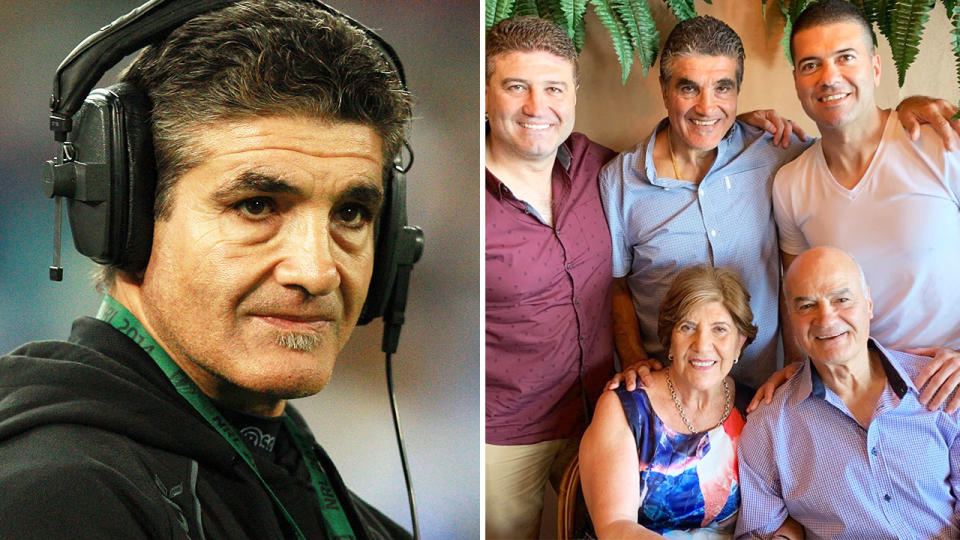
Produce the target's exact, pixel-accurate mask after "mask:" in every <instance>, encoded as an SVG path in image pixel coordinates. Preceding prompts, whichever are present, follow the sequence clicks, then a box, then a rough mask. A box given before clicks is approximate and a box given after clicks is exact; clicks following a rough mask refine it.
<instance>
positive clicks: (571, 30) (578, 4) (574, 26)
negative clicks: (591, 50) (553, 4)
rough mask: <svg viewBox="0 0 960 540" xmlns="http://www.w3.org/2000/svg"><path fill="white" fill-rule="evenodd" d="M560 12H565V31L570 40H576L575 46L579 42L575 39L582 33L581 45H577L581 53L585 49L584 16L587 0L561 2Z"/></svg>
mask: <svg viewBox="0 0 960 540" xmlns="http://www.w3.org/2000/svg"><path fill="white" fill-rule="evenodd" d="M560 10H561V11H563V15H564V20H565V22H566V26H565V27H564V28H563V29H564V31H566V33H567V35H568V36H570V39H573V40H574V44H576V41H577V40H576V39H575V38H576V35H577V31H578V30H580V31H581V40H580V45H577V50H578V51H579V50H581V49H582V48H583V35H582V30H583V14H584V12H586V10H587V0H560Z"/></svg>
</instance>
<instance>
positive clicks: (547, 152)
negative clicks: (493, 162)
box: [486, 51, 577, 163]
mask: <svg viewBox="0 0 960 540" xmlns="http://www.w3.org/2000/svg"><path fill="white" fill-rule="evenodd" d="M576 90H577V89H576V83H575V82H574V66H573V63H571V62H570V61H569V60H567V59H565V58H563V57H560V56H557V55H555V54H553V53H549V52H545V51H533V52H516V51H515V52H509V53H504V54H500V55H497V56H496V57H494V59H493V73H492V74H491V75H490V77H489V79H488V80H487V87H486V107H487V118H488V120H489V123H490V134H489V136H488V143H489V145H490V148H491V150H492V151H494V152H496V153H497V154H498V155H500V156H505V157H508V158H509V159H518V160H523V161H534V162H536V161H544V162H547V161H548V162H551V163H552V161H553V159H554V157H555V156H556V152H557V148H559V147H560V145H561V144H562V143H563V141H565V140H566V139H567V137H569V136H570V132H571V131H573V123H574V109H575V107H576V104H577V92H576Z"/></svg>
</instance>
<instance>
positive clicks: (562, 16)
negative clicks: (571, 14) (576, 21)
mask: <svg viewBox="0 0 960 540" xmlns="http://www.w3.org/2000/svg"><path fill="white" fill-rule="evenodd" d="M561 3H562V0H537V1H536V5H537V13H536V15H539V16H540V18H541V19H546V20H548V21H551V22H553V23H554V24H556V25H557V26H559V27H560V28H561V29H562V30H563V31H564V32H565V33H566V34H567V37H571V36H572V34H573V31H572V30H568V29H567V28H568V26H572V25H569V24H568V21H567V14H566V13H564V11H563V7H562V6H561Z"/></svg>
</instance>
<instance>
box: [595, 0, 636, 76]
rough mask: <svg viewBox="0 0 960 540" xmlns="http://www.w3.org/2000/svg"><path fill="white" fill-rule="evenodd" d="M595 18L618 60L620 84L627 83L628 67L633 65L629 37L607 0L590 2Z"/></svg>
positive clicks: (624, 26)
mask: <svg viewBox="0 0 960 540" xmlns="http://www.w3.org/2000/svg"><path fill="white" fill-rule="evenodd" d="M590 5H592V6H593V10H594V12H595V13H596V14H597V18H598V19H600V23H601V24H602V25H603V26H604V28H606V29H607V32H609V33H610V40H611V41H612V42H613V50H614V51H615V52H616V53H617V58H618V59H619V60H620V72H621V73H622V77H621V79H622V83H623V84H626V83H627V77H628V76H630V67H631V66H632V65H633V46H632V44H631V43H630V36H629V35H628V34H627V27H626V25H625V24H624V23H623V21H621V20H620V18H619V17H618V16H617V14H616V13H615V12H614V10H613V6H611V5H610V2H608V1H607V0H590Z"/></svg>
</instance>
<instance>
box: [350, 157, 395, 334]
mask: <svg viewBox="0 0 960 540" xmlns="http://www.w3.org/2000/svg"><path fill="white" fill-rule="evenodd" d="M383 184H384V186H383V187H384V202H383V209H382V210H381V212H380V217H379V218H378V222H377V232H376V240H375V245H374V251H373V276H372V277H371V278H370V287H369V288H368V289H367V299H366V301H365V302H364V304H363V310H362V311H361V312H360V319H359V320H358V321H357V324H367V323H368V322H370V321H372V320H373V319H375V318H377V317H381V316H383V313H384V311H385V309H386V304H387V300H389V298H390V293H391V292H392V290H393V282H394V279H395V278H396V275H397V236H398V235H399V234H400V229H401V228H403V226H404V225H405V224H406V222H407V207H406V201H405V189H406V187H405V185H404V184H405V182H404V175H403V173H401V172H399V171H397V170H395V169H394V168H393V167H389V168H388V170H387V173H386V174H385V175H384V181H383Z"/></svg>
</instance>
